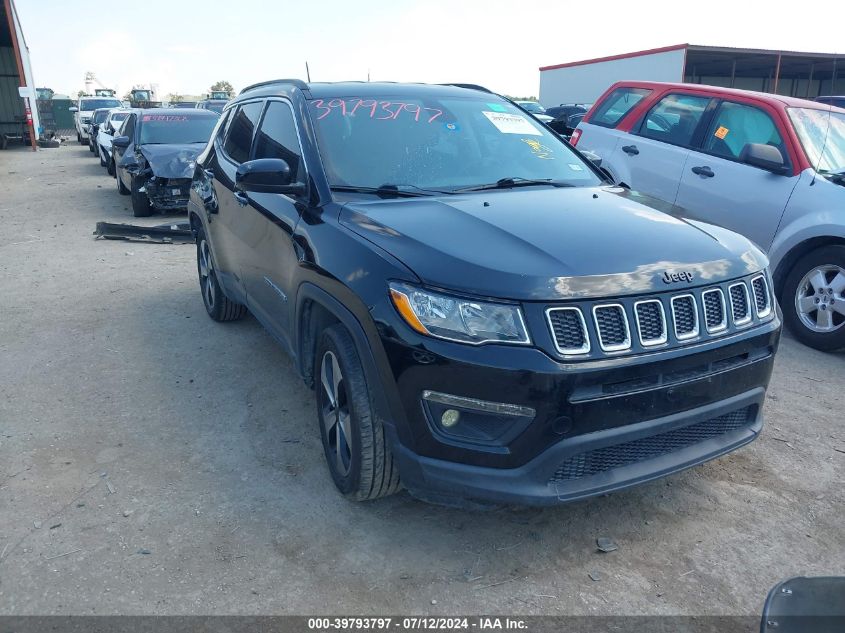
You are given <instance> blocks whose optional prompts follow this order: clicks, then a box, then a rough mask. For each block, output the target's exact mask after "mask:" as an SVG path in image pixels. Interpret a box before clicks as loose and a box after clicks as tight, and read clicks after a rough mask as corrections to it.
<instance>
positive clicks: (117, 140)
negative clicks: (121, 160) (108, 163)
mask: <svg viewBox="0 0 845 633" xmlns="http://www.w3.org/2000/svg"><path fill="white" fill-rule="evenodd" d="M111 144H112V145H113V146H115V147H122V148H123V149H126V148H127V147H129V137H128V136H115V137H114V138H113V139H112V140H111Z"/></svg>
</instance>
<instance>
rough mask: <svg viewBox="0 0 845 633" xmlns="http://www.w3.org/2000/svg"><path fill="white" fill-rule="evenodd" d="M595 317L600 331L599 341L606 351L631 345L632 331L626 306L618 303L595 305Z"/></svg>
mask: <svg viewBox="0 0 845 633" xmlns="http://www.w3.org/2000/svg"><path fill="white" fill-rule="evenodd" d="M593 318H594V319H595V321H596V329H597V330H598V333H599V343H600V344H601V348H602V349H603V350H604V351H606V352H615V351H620V350H623V349H628V348H629V347H631V333H630V330H629V329H628V317H627V316H626V315H625V308H624V307H623V306H622V305H620V304H618V303H613V304H608V305H600V306H595V307H594V308H593Z"/></svg>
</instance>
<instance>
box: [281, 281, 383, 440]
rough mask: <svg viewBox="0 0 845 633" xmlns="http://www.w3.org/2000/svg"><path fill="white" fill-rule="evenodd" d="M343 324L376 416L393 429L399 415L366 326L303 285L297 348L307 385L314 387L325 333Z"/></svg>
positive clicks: (297, 318) (309, 285) (324, 295)
mask: <svg viewBox="0 0 845 633" xmlns="http://www.w3.org/2000/svg"><path fill="white" fill-rule="evenodd" d="M334 323H340V324H341V325H343V326H344V327H345V328H346V330H347V331H348V332H349V334H350V336H351V337H352V340H353V342H354V343H355V349H356V351H357V352H358V357H359V358H360V360H361V366H362V367H363V369H364V378H365V380H366V381H367V385H368V391H369V394H370V401H371V405H372V408H373V412H374V413H375V414H376V415H377V416H378V417H379V418H380V419H381V420H382V423H384V424H386V425H389V426H393V422H394V420H395V416H396V415H398V414H399V413H398V412H395V411H392V409H391V407H390V404H389V402H388V398H387V394H386V393H385V392H386V389H385V387H386V385H384V383H383V381H382V379H381V377H380V374H379V370H378V365H377V363H376V359H375V356H374V354H373V349H372V346H371V345H370V339H369V337H368V336H367V333H366V331H365V329H364V326H363V325H362V324H361V322H360V321H359V320H358V318H357V317H356V316H355V315H354V314H353V313H352V311H351V310H350V309H349V308H347V307H346V306H345V305H343V304H342V303H341V302H340V301H338V300H337V299H336V298H335V297H333V296H332V295H330V294H329V293H328V292H326V291H325V290H323V289H322V288H320V287H318V286H316V285H314V284H313V283H311V282H306V283H303V284H302V285H301V286H300V287H299V290H298V292H297V295H296V312H295V330H294V335H295V338H294V341H295V343H294V346H295V348H294V349H295V352H296V363H297V368H298V370H299V373H300V375H301V376H302V378H303V379H304V380H305V383H306V384H307V385H308V386H309V387H311V388H313V386H314V358H315V354H316V349H317V343H318V337H319V334H320V332H322V330H323V329H324V328H325V327H327V326H329V325H332V324H334Z"/></svg>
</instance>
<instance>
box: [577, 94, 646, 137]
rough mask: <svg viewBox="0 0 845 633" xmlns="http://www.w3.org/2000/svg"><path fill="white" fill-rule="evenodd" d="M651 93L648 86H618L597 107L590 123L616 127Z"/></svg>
mask: <svg viewBox="0 0 845 633" xmlns="http://www.w3.org/2000/svg"><path fill="white" fill-rule="evenodd" d="M649 94H651V90H650V89H648V88H617V89H616V90H614V91H613V92H611V93H610V94H609V95H607V97H606V98H605V100H604V101H602V102H601V103H600V104H599V105H598V107H597V108H596V112H595V114H594V115H593V116H592V117H591V118H590V123H593V124H595V125H601V126H602V127H615V126H616V124H617V123H619V121H621V120H622V119H623V118H624V117H625V115H626V114H628V113H629V112H630V111H631V110H633V109H634V107H635V106H636V105H637V104H638V103H639V102H640V101H642V100H643V99H644V98H645V97H647V96H648V95H649Z"/></svg>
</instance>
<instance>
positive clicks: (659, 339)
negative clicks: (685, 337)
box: [634, 299, 669, 347]
mask: <svg viewBox="0 0 845 633" xmlns="http://www.w3.org/2000/svg"><path fill="white" fill-rule="evenodd" d="M653 305H656V306H657V309H658V312H659V318H660V321H659V323H658V325H660V326H661V330H660V334H659V335H658V336H648V337H645V336H643V333H644V332H643V330H644V329H645V328H646V327H649V328H651V327H653V325H654V324H652V323H643V321H645V320H646V319H651V318H652V315H644V314H642V312H643V310H645V309H647V308H648V306H653ZM640 308H643V310H641V309H640ZM634 319H635V320H636V322H637V334H638V335H639V337H640V344H641V345H642V346H643V347H651V346H653V345H663V344H664V343H665V342H666V341H668V340H669V334H668V329H667V327H666V312H665V310H664V309H663V302H661V301H660V299H645V300H644V301H636V302H635V303H634ZM649 334H651V332H649Z"/></svg>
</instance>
